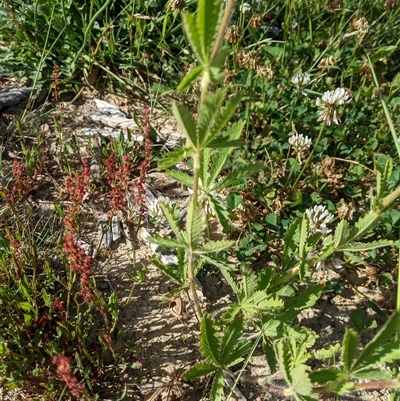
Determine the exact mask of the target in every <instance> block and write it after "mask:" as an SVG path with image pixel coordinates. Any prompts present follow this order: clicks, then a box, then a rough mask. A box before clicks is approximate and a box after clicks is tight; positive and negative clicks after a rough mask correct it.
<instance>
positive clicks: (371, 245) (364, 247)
mask: <svg viewBox="0 0 400 401" xmlns="http://www.w3.org/2000/svg"><path fill="white" fill-rule="evenodd" d="M394 245H395V242H394V241H391V240H385V239H381V240H378V241H372V242H365V243H364V242H352V243H351V246H349V247H347V248H346V247H342V248H340V250H341V251H343V252H360V251H370V250H372V249H377V248H383V247H386V246H394Z"/></svg>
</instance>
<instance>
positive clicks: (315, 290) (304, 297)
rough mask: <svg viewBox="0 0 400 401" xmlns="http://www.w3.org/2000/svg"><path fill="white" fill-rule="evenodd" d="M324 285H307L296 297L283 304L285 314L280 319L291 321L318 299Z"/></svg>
mask: <svg viewBox="0 0 400 401" xmlns="http://www.w3.org/2000/svg"><path fill="white" fill-rule="evenodd" d="M323 289H324V286H322V285H316V286H313V287H308V288H307V289H306V290H305V291H303V292H302V293H301V294H300V295H299V296H297V297H296V298H292V299H290V300H289V302H288V303H287V304H286V306H285V310H286V312H285V314H284V315H283V317H282V320H284V321H289V322H291V321H292V320H293V319H294V318H295V317H296V316H297V315H298V314H299V313H300V312H301V311H303V310H304V309H307V308H311V307H313V306H314V305H315V303H316V302H317V301H318V300H319V299H320V297H321V294H322V291H323Z"/></svg>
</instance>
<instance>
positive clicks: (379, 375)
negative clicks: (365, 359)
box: [351, 367, 400, 387]
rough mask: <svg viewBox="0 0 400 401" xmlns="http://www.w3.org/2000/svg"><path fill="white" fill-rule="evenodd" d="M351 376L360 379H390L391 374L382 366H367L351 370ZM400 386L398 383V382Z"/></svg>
mask: <svg viewBox="0 0 400 401" xmlns="http://www.w3.org/2000/svg"><path fill="white" fill-rule="evenodd" d="M351 376H352V377H354V378H357V379H360V380H390V379H391V378H392V375H391V374H390V373H389V372H388V371H386V370H382V368H379V367H377V368H367V369H362V370H358V371H356V372H353V373H352V375H351ZM399 387H400V383H399Z"/></svg>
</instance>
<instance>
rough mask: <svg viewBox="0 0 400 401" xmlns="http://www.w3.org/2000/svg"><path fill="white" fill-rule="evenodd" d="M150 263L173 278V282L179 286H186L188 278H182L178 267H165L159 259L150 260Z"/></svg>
mask: <svg viewBox="0 0 400 401" xmlns="http://www.w3.org/2000/svg"><path fill="white" fill-rule="evenodd" d="M150 262H151V263H153V265H154V266H156V267H157V268H158V269H160V270H161V271H162V272H163V273H164V274H165V275H167V276H168V277H169V278H171V280H172V281H173V282H175V283H177V284H185V282H186V277H181V275H180V274H179V273H180V272H179V268H178V267H177V266H176V265H165V264H164V263H162V262H161V261H160V260H159V259H158V258H150Z"/></svg>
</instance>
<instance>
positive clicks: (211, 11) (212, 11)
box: [197, 0, 223, 61]
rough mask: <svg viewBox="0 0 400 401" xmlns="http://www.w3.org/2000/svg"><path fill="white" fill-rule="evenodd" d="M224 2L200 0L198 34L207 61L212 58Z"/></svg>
mask: <svg viewBox="0 0 400 401" xmlns="http://www.w3.org/2000/svg"><path fill="white" fill-rule="evenodd" d="M222 6H223V4H222V2H221V1H219V0H198V6H197V34H198V35H199V41H200V44H201V46H202V48H203V54H204V55H205V57H206V59H207V61H208V60H210V56H211V51H212V49H213V46H214V40H215V38H216V35H217V32H218V29H219V25H220V22H221V15H222Z"/></svg>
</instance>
